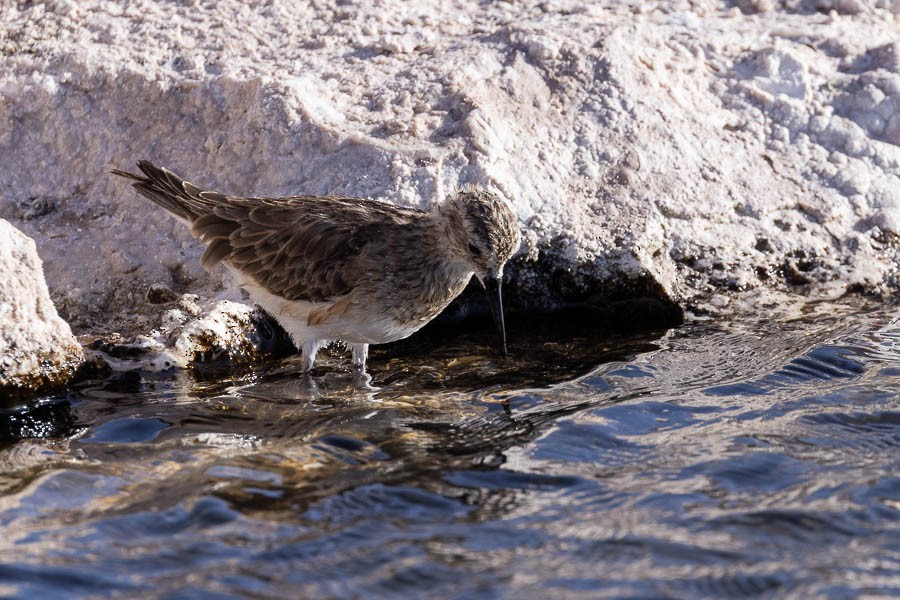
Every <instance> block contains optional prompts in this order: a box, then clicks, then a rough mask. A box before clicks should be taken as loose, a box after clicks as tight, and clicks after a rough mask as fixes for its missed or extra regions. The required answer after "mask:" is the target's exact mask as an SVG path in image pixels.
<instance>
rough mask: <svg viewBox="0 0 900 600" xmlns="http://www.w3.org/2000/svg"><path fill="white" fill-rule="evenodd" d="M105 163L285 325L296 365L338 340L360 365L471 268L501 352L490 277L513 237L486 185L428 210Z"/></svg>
mask: <svg viewBox="0 0 900 600" xmlns="http://www.w3.org/2000/svg"><path fill="white" fill-rule="evenodd" d="M138 167H139V168H140V170H141V172H142V173H143V175H135V174H132V173H126V172H124V171H119V170H114V171H112V172H113V173H115V174H116V175H120V176H122V177H126V178H128V179H131V180H133V181H134V182H135V183H134V184H132V186H133V187H134V189H135V190H137V191H138V193H140V194H141V195H143V196H145V197H147V198H149V199H150V200H152V201H153V202H155V203H156V204H159V205H160V206H162V207H163V208H165V209H166V210H167V211H169V212H170V213H172V214H173V215H174V216H176V217H178V218H179V219H180V220H181V221H183V222H184V223H185V224H187V225H188V226H189V227H190V228H191V233H193V235H194V236H195V237H197V238H200V240H201V241H202V242H204V243H205V244H206V245H207V246H206V250H205V251H204V253H203V256H202V257H201V259H200V262H201V264H202V265H203V267H204V268H206V269H211V268H213V267H214V266H216V265H217V264H218V263H220V262H224V263H225V264H226V265H228V267H229V268H231V270H232V271H233V272H235V273H236V274H237V275H238V277H239V283H240V285H241V286H242V287H244V288H245V289H246V290H247V291H248V292H249V293H250V296H251V297H252V298H253V299H254V301H255V302H257V303H258V304H259V305H260V306H262V307H263V308H264V309H266V311H268V312H269V313H270V314H271V315H273V316H274V317H275V318H276V319H278V321H279V322H280V323H281V324H282V326H283V327H284V328H285V330H286V331H287V332H288V333H290V334H291V336H292V337H293V339H294V342H295V343H296V344H297V345H298V346H300V348H301V349H302V351H303V354H304V370H306V371H308V370H309V369H311V368H312V366H313V364H314V362H315V356H316V352H317V351H318V349H319V348H320V347H322V346H323V345H324V344H325V343H327V342H329V341H334V340H340V341H343V342H346V343H348V344H349V345H350V346H351V348H352V350H353V365H354V367H355V368H357V369H359V370H360V371H364V370H365V362H366V356H367V354H368V346H369V344H381V343H385V342H391V341H394V340H399V339H402V338H405V337H407V336H409V335H411V334H412V333H414V332H415V331H417V330H418V329H419V328H421V327H422V326H423V325H425V324H426V323H427V322H428V321H430V320H431V319H433V318H434V317H436V316H437V315H438V314H439V313H440V312H441V311H442V310H443V309H444V308H445V307H446V306H447V304H449V303H450V301H451V300H453V298H455V297H456V296H457V295H459V293H460V292H462V290H463V288H465V286H466V284H467V283H468V281H469V279H470V278H471V276H472V274H473V273H474V274H475V275H476V277H478V279H479V281H481V283H482V285H484V286H485V289H486V290H487V291H488V299H489V300H490V304H491V309H492V312H493V313H494V317H495V319H496V321H497V325H498V327H499V328H500V332H501V336H502V345H501V352H502V353H503V354H504V355H505V354H506V339H505V337H506V333H505V327H504V324H503V308H502V304H501V294H500V281H501V278H502V275H503V266H504V265H505V264H506V261H507V260H508V259H509V257H510V256H512V254H513V252H515V250H516V248H517V247H518V245H519V232H518V228H517V226H516V219H515V216H514V215H513V213H512V212H511V211H510V209H509V208H508V207H507V206H506V204H504V203H503V202H502V201H501V200H500V199H499V198H497V197H496V196H495V195H493V194H491V193H489V192H487V191H484V190H479V189H466V190H463V191H461V192H459V193H458V194H456V195H455V196H452V197H448V199H447V200H446V202H444V203H442V204H437V205H436V206H435V207H434V208H433V209H432V210H431V211H430V212H424V211H419V210H412V209H406V208H400V207H397V206H393V205H391V204H387V203H384V202H378V201H375V200H363V199H360V198H345V197H340V196H292V197H288V198H240V197H236V196H225V195H223V194H219V193H216V192H211V191H204V190H202V189H200V188H198V187H196V186H194V185H193V184H191V183H188V182H187V181H184V180H183V179H181V178H180V177H178V176H177V175H175V174H174V173H172V172H171V171H169V170H167V169H161V168H159V167H156V166H155V165H153V164H151V163H150V162H147V161H141V162H139V163H138Z"/></svg>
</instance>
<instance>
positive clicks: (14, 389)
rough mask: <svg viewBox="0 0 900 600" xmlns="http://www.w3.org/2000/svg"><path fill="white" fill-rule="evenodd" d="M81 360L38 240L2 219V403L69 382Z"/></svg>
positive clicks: (0, 278)
mask: <svg viewBox="0 0 900 600" xmlns="http://www.w3.org/2000/svg"><path fill="white" fill-rule="evenodd" d="M83 358H84V356H83V353H82V350H81V346H80V345H79V344H78V342H77V341H76V340H75V338H74V337H73V336H72V331H71V329H69V325H68V324H67V323H66V322H65V321H63V320H62V319H61V318H59V315H58V314H57V313H56V308H55V307H54V306H53V302H52V301H51V300H50V294H49V292H48V290H47V284H46V283H45V282H44V273H43V270H42V269H41V259H40V258H38V255H37V251H36V249H35V245H34V241H33V240H31V239H30V238H29V237H27V236H26V235H24V234H22V233H21V232H20V231H18V230H17V229H16V228H15V227H13V226H12V225H10V224H9V222H8V221H5V220H3V219H0V404H8V403H9V402H11V401H17V400H18V399H20V398H21V397H22V396H27V395H29V393H31V392H35V391H40V390H48V389H50V388H53V387H56V386H58V385H60V384H62V383H65V381H66V380H67V379H68V378H69V377H70V376H71V375H72V373H73V372H74V371H75V369H76V368H77V367H78V366H79V365H80V364H81V362H82V360H83Z"/></svg>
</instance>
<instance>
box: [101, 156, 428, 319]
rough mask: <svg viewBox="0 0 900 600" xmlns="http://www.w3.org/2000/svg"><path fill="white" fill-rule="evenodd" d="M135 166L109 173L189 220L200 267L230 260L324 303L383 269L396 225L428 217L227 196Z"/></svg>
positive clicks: (281, 291) (362, 206)
mask: <svg viewBox="0 0 900 600" xmlns="http://www.w3.org/2000/svg"><path fill="white" fill-rule="evenodd" d="M138 167H139V168H140V170H141V171H142V172H143V175H136V174H132V173H127V172H124V171H119V170H114V171H113V173H115V174H116V175H120V176H122V177H126V178H128V179H131V180H132V181H133V182H135V183H133V184H132V186H133V187H134V189H135V190H136V191H138V192H139V193H140V194H141V195H143V196H145V197H147V198H149V199H150V200H152V201H153V202H155V203H157V204H159V205H160V206H162V207H163V208H165V209H166V210H168V211H169V212H171V213H172V214H174V215H176V216H178V217H180V218H182V219H184V220H187V221H189V222H190V223H191V231H192V233H193V234H194V235H195V236H196V237H199V238H200V239H201V240H202V241H203V242H204V243H206V244H207V248H206V250H205V251H204V253H203V256H202V257H201V259H200V262H201V264H202V265H203V266H204V267H205V268H207V269H210V268H212V267H214V266H215V265H217V264H218V263H220V262H222V261H227V262H228V263H229V264H231V265H232V266H233V267H235V268H236V269H238V270H240V271H241V272H243V273H244V274H246V275H249V276H250V277H252V278H253V279H254V280H255V281H256V282H257V283H259V284H260V285H262V286H263V287H265V288H266V289H267V290H268V291H269V292H271V293H273V294H276V295H278V296H281V297H283V298H286V299H288V300H306V301H311V302H321V301H326V300H332V299H335V298H338V297H340V296H343V295H345V294H347V293H348V292H349V291H350V290H352V289H353V288H354V287H355V286H356V285H357V284H358V282H359V280H360V279H361V278H362V277H365V275H366V273H367V272H368V271H371V270H373V269H378V268H381V266H382V265H381V263H380V261H381V260H383V259H384V251H385V249H386V248H387V247H389V246H390V245H391V238H392V236H393V235H396V233H397V231H398V229H399V228H398V227H397V226H398V225H399V226H401V227H400V228H402V225H405V224H410V223H413V222H415V221H416V220H419V219H422V218H424V216H425V213H423V212H421V211H417V210H410V209H404V208H399V207H396V206H393V205H390V204H387V203H384V202H377V201H373V200H363V199H359V198H344V197H337V196H295V197H289V198H240V197H234V196H225V195H223V194H219V193H217V192H212V191H204V190H202V189H201V188H199V187H197V186H195V185H193V184H191V183H188V182H187V181H185V180H183V179H182V178H181V177H179V176H178V175H176V174H174V173H172V172H171V171H169V170H168V169H163V168H159V167H157V166H155V165H153V164H152V163H150V162H148V161H140V162H139V163H138ZM373 242H374V243H373Z"/></svg>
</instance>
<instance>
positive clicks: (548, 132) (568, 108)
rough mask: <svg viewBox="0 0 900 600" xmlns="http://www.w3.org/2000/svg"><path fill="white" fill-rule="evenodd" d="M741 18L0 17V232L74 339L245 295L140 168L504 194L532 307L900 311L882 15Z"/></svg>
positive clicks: (212, 178) (627, 12)
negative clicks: (33, 271)
mask: <svg viewBox="0 0 900 600" xmlns="http://www.w3.org/2000/svg"><path fill="white" fill-rule="evenodd" d="M734 4H735V6H733V7H729V3H724V2H718V1H712V0H707V1H704V0H701V1H698V2H690V3H688V2H680V1H676V0H673V1H670V2H655V3H650V4H648V3H644V2H637V1H632V2H619V1H608V2H602V1H601V2H591V3H581V2H575V3H573V2H569V1H568V0H548V1H542V2H535V3H529V2H516V3H506V2H497V3H482V2H474V1H473V2H469V3H463V5H458V4H456V5H453V6H452V7H450V6H447V7H444V6H443V5H440V4H438V5H435V4H434V3H425V2H405V3H384V2H374V3H370V2H360V3H352V2H351V3H349V4H348V3H346V2H342V1H339V0H325V1H323V2H317V3H315V4H314V5H309V6H306V5H303V6H301V5H299V4H298V5H296V6H291V7H290V8H289V7H287V6H285V5H282V4H277V3H276V4H272V5H267V6H256V5H248V4H247V3H244V2H238V1H237V0H225V1H223V2H218V3H215V4H209V5H204V4H202V3H200V4H198V3H184V4H179V3H163V4H160V3H157V2H152V1H150V0H137V1H135V2H132V3H130V4H129V5H127V6H125V5H121V6H119V5H110V4H109V3H106V2H101V1H100V0H85V1H84V2H78V3H72V2H51V3H25V4H21V3H20V4H18V5H16V6H11V7H9V10H6V11H4V13H3V16H2V17H0V19H2V25H0V31H2V32H3V34H2V35H0V48H2V49H3V54H2V56H3V59H2V60H3V65H4V67H5V68H4V69H2V70H0V90H2V93H3V101H2V102H0V117H2V118H3V119H4V122H6V123H8V125H9V126H8V127H6V128H3V129H2V130H0V187H2V188H3V189H4V190H10V193H8V194H6V195H5V196H4V199H3V200H0V210H2V211H3V213H4V214H9V215H11V216H12V217H13V218H14V220H15V222H16V224H17V225H19V226H20V227H21V228H23V229H24V230H25V231H26V232H27V233H28V234H29V235H32V236H33V237H35V238H36V239H38V240H39V241H40V244H41V248H42V253H44V255H45V258H46V259H47V270H48V275H50V276H49V279H50V281H51V282H52V285H53V286H54V287H53V291H54V294H55V297H57V298H59V300H60V302H61V304H60V310H61V311H62V312H63V314H64V315H65V316H67V317H68V318H69V319H70V322H72V323H73V326H75V327H76V328H77V329H78V330H79V331H84V332H97V333H103V332H108V331H120V332H122V333H125V334H129V335H143V334H147V332H148V331H150V330H151V329H153V328H157V327H159V321H160V319H162V318H163V317H162V315H163V314H164V312H165V310H166V308H165V304H166V303H167V302H170V299H171V298H174V297H176V295H180V294H183V293H185V292H189V293H193V294H198V295H199V296H201V297H202V298H206V299H230V300H239V298H240V297H239V296H237V295H234V294H230V295H229V294H227V293H223V289H224V288H225V287H226V283H227V282H226V275H225V272H224V271H221V270H217V271H214V272H213V273H209V274H207V273H205V272H204V271H203V270H202V269H201V268H200V266H199V262H198V257H199V255H200V252H201V248H200V246H199V245H198V244H197V242H196V241H195V240H193V239H192V238H191V237H190V234H189V233H188V231H187V230H186V228H184V227H183V226H182V225H181V224H178V223H176V222H175V221H174V220H173V219H171V218H170V217H169V216H168V215H167V214H165V213H164V211H163V210H161V209H158V208H156V207H153V206H150V205H148V203H147V202H146V201H144V200H143V199H141V198H138V197H137V196H136V195H134V194H132V193H131V192H130V191H129V190H128V189H127V186H126V185H125V184H124V182H123V181H121V180H118V179H117V178H114V177H111V176H108V175H107V174H106V172H107V171H108V169H109V168H112V167H117V168H129V167H130V166H131V165H132V164H133V162H134V161H135V160H137V159H141V158H146V159H151V160H153V161H155V162H158V163H160V164H162V165H165V166H168V167H170V168H172V169H173V170H175V171H177V172H179V173H180V174H182V175H184V176H186V177H188V178H189V179H191V180H193V181H194V182H195V183H197V184H200V185H203V186H207V187H211V188H214V189H218V190H220V191H223V192H226V193H234V194H242V195H248V194H253V195H285V194H297V193H308V194H326V193H328V194H344V195H358V196H369V197H378V198H383V199H387V200H389V201H391V202H395V203H398V204H402V205H406V206H417V207H426V206H428V205H429V204H430V203H431V202H433V201H435V200H437V199H439V198H441V197H443V196H444V195H445V194H446V193H448V192H450V191H451V190H452V189H453V188H455V187H457V186H460V185H463V184H466V183H477V184H481V185H487V186H491V187H493V188H495V189H496V190H497V191H499V192H500V193H501V194H503V195H504V196H506V197H507V198H509V199H510V200H511V201H512V203H513V206H514V208H515V211H516V213H517V215H518V217H519V220H520V223H521V226H522V230H523V244H522V247H521V250H520V252H519V255H518V257H517V258H516V259H515V260H514V261H513V263H512V264H511V265H510V267H509V269H508V273H507V276H508V277H507V279H508V282H507V286H508V288H507V289H508V293H507V294H506V298H507V301H508V302H509V303H510V304H511V305H512V306H515V307H519V308H522V309H533V308H536V307H537V308H547V307H554V306H560V305H571V304H586V305H589V306H595V307H598V306H599V307H602V306H611V305H619V304H621V303H622V302H628V301H629V300H630V299H632V298H650V299H653V300H657V301H659V305H660V306H661V307H662V308H663V310H670V309H671V306H672V304H673V303H675V304H678V305H680V306H688V307H691V306H693V307H699V308H705V309H709V310H713V311H719V312H727V311H729V310H742V309H739V308H738V306H745V304H743V303H735V304H732V303H731V302H730V299H732V298H735V297H738V296H741V295H746V294H747V293H748V292H752V293H756V294H758V296H759V297H761V298H763V300H761V302H762V303H763V304H765V303H766V302H768V301H770V299H771V297H772V296H767V293H776V294H778V296H777V298H779V299H785V298H787V299H790V298H798V297H799V298H810V297H812V298H823V297H834V296H839V295H841V294H843V293H845V292H846V291H848V290H855V291H863V292H868V293H874V294H879V295H893V294H895V293H896V291H897V285H898V259H900V191H898V190H900V180H898V176H897V173H898V172H900V134H898V133H897V132H898V131H900V120H898V117H897V110H898V108H900V71H898V61H897V55H898V51H897V42H896V20H895V19H896V15H895V14H893V13H892V12H891V9H890V6H889V5H890V3H884V2H880V1H878V2H876V1H869V2H867V1H865V0H859V1H857V2H854V3H853V4H854V5H855V6H856V5H858V6H860V7H864V9H865V10H858V11H857V10H841V9H840V7H838V4H840V3H831V4H835V7H836V8H834V10H833V11H831V12H827V10H830V9H827V7H825V8H822V7H819V6H818V5H817V4H816V3H815V2H737V3H734ZM820 4H821V3H820ZM826 4H827V3H826ZM829 6H830V5H829ZM841 6H843V4H841ZM823 7H824V5H823ZM61 233H64V235H61ZM151 286H156V287H155V288H153V290H156V291H153V290H151V289H150V288H151ZM159 290H171V291H172V294H169V293H166V294H164V295H160V294H159V293H158V291H159ZM148 298H150V301H148ZM767 298H768V300H767ZM779 301H780V300H779Z"/></svg>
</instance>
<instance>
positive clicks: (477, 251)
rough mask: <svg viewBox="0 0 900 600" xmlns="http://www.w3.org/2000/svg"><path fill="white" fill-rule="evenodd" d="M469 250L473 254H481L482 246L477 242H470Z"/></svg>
mask: <svg viewBox="0 0 900 600" xmlns="http://www.w3.org/2000/svg"><path fill="white" fill-rule="evenodd" d="M469 252H471V253H472V256H481V248H479V247H478V246H476V245H475V244H469Z"/></svg>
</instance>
